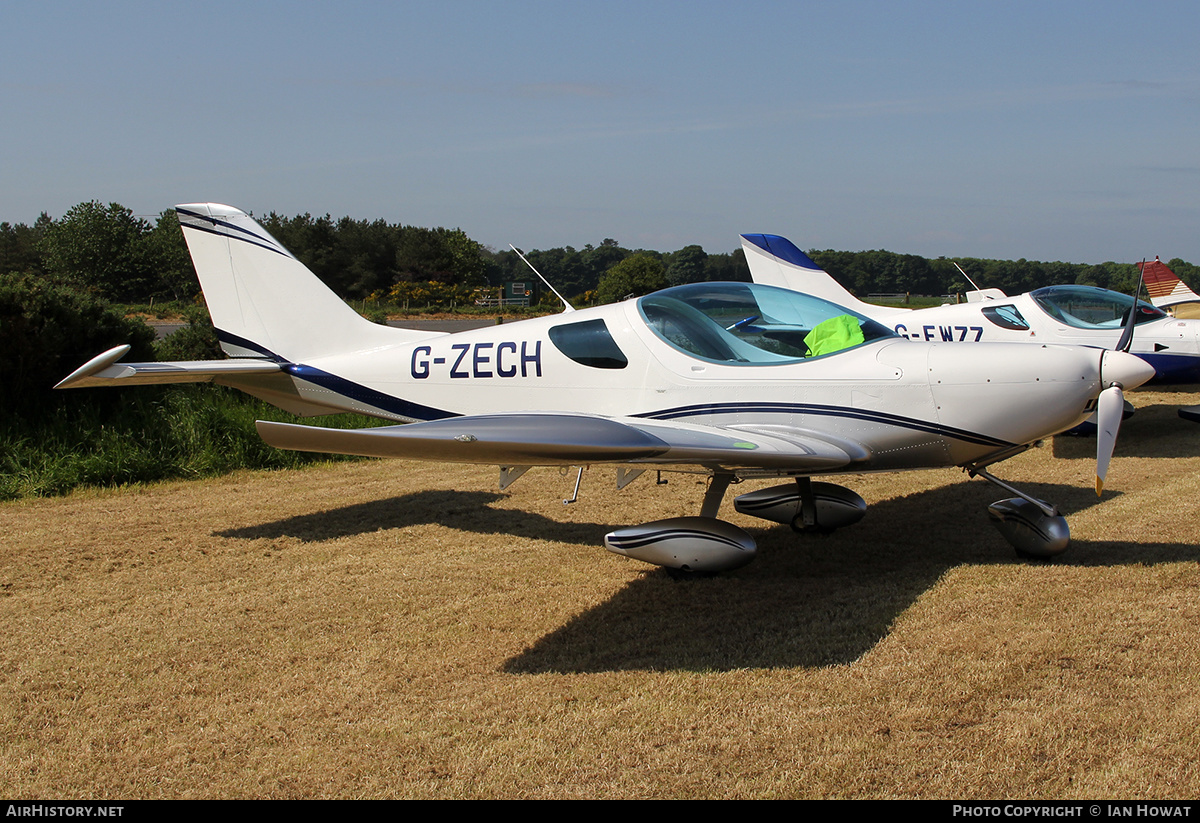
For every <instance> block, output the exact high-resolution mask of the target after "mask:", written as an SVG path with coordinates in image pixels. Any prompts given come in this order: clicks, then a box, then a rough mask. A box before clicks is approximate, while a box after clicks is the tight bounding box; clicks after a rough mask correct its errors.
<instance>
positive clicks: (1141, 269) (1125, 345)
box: [1116, 257, 1146, 352]
mask: <svg viewBox="0 0 1200 823" xmlns="http://www.w3.org/2000/svg"><path fill="white" fill-rule="evenodd" d="M1145 276H1146V258H1144V257H1143V258H1142V262H1141V264H1139V265H1138V284H1137V288H1136V289H1134V290H1133V308H1131V309H1130V310H1129V314H1128V316H1126V318H1125V322H1124V324H1123V326H1124V328H1122V329H1121V339H1120V340H1118V341H1117V348H1116V350H1117V351H1126V352H1127V351H1129V349H1130V347H1131V346H1133V327H1134V326H1135V325H1136V324H1137V310H1138V298H1139V297H1141V296H1142V279H1143V278H1144V277H1145Z"/></svg>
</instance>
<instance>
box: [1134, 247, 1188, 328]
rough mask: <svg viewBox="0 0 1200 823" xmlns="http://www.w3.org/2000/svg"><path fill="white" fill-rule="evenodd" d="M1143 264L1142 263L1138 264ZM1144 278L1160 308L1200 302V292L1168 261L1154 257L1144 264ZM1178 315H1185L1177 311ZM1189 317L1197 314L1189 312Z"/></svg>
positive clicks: (1154, 301) (1152, 298) (1148, 290)
mask: <svg viewBox="0 0 1200 823" xmlns="http://www.w3.org/2000/svg"><path fill="white" fill-rule="evenodd" d="M1138 265H1142V264H1140V263H1139V264H1138ZM1142 279H1143V281H1144V282H1145V284H1146V291H1147V292H1148V293H1149V294H1150V302H1151V303H1153V304H1154V305H1155V306H1158V307H1159V308H1160V309H1165V308H1167V307H1169V306H1178V305H1179V304H1180V303H1200V294H1196V293H1195V292H1194V291H1192V290H1191V289H1190V288H1188V285H1187V283H1184V282H1183V281H1182V280H1180V279H1179V277H1178V276H1177V275H1176V274H1175V272H1173V271H1171V269H1170V268H1169V267H1168V266H1167V264H1166V263H1164V262H1162V261H1161V260H1159V259H1158V257H1155V258H1154V262H1153V263H1146V264H1145V265H1144V266H1142ZM1176 316H1177V317H1182V316H1184V315H1181V314H1179V313H1178V312H1176ZM1186 316H1188V317H1195V316H1196V315H1195V314H1188V315H1186Z"/></svg>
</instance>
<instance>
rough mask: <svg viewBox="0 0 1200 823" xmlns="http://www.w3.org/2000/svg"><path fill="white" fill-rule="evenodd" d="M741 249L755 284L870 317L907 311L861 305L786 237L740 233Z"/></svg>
mask: <svg viewBox="0 0 1200 823" xmlns="http://www.w3.org/2000/svg"><path fill="white" fill-rule="evenodd" d="M742 250H743V251H744V252H745V254H746V264H747V265H748V266H749V267H750V277H751V278H752V279H753V280H754V282H755V283H763V284H764V285H767V286H779V287H780V288H784V289H791V290H792V291H798V292H803V293H804V294H811V295H813V296H814V297H820V298H822V299H823V300H828V301H829V302H831V303H837V304H838V305H839V306H845V307H846V308H848V309H853V310H854V311H856V312H858V313H860V314H864V315H866V316H867V317H872V318H878V317H880V316H881V315H889V314H896V313H901V312H905V311H908V309H895V308H888V307H885V306H875V305H872V304H870V303H864V302H862V301H861V300H859V299H858V298H857V297H855V296H854V295H853V294H851V293H850V292H849V291H847V290H846V289H845V288H844V287H843V286H842V284H841V283H839V282H838V281H836V280H834V279H833V278H832V277H830V276H829V273H828V272H826V271H825V270H824V269H822V268H821V267H820V266H818V265H817V264H816V263H814V262H813V260H812V258H811V257H809V256H808V255H807V254H805V253H804V252H802V251H800V249H799V248H797V247H796V244H795V243H793V242H792V241H791V240H788V239H787V238H786V237H780V236H779V235H777V234H743V235H742Z"/></svg>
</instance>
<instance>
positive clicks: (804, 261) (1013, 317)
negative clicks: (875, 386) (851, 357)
mask: <svg viewBox="0 0 1200 823" xmlns="http://www.w3.org/2000/svg"><path fill="white" fill-rule="evenodd" d="M742 249H743V250H744V251H745V253H746V262H747V264H749V266H750V276H751V277H752V278H753V280H754V282H756V283H764V284H770V285H775V286H782V287H784V288H790V289H796V290H798V291H803V292H806V293H808V294H815V295H819V296H821V297H823V298H825V299H826V300H832V301H834V302H835V303H839V304H841V305H844V306H848V307H850V308H852V309H854V310H855V311H857V312H859V313H860V314H865V315H866V316H867V317H870V318H872V319H873V320H877V321H879V322H880V323H883V324H884V325H886V326H888V327H889V328H891V329H892V330H893V331H895V332H896V334H898V335H900V336H901V337H905V338H907V339H909V340H920V341H923V342H929V341H934V340H936V341H944V342H954V343H980V342H1013V343H1036V344H1039V345H1040V344H1043V343H1067V344H1072V345H1080V346H1098V347H1101V348H1112V347H1113V346H1114V345H1116V343H1117V341H1118V340H1119V339H1120V337H1121V334H1122V331H1123V328H1124V319H1125V317H1126V316H1128V315H1129V313H1130V309H1132V308H1133V306H1134V302H1135V301H1134V299H1133V298H1132V297H1130V296H1129V295H1127V294H1122V293H1121V292H1117V291H1111V290H1109V289H1099V288H1095V287H1094V286H1076V285H1065V286H1046V287H1044V288H1040V289H1035V290H1034V291H1031V292H1028V293H1027V294H1020V295H1017V296H1015V297H1009V296H1008V295H1006V294H1005V293H1004V292H1003V291H1001V290H1000V289H977V290H975V291H971V292H968V293H967V302H966V303H958V304H948V305H945V306H933V307H931V308H927V309H904V308H896V307H890V306H876V305H872V304H870V303H864V302H862V301H860V300H859V299H858V298H856V297H855V296H854V295H852V294H850V292H848V291H847V290H846V289H844V288H843V287H842V285H841V284H840V283H838V282H837V281H836V280H834V279H833V278H832V277H831V276H830V275H829V274H828V273H827V272H825V271H824V270H823V269H822V268H821V267H820V266H818V265H817V264H816V263H815V262H814V261H813V260H812V258H810V257H809V256H808V255H807V254H805V253H804V252H803V251H801V250H800V249H799V248H797V247H796V245H795V244H794V243H792V242H791V241H790V240H788V239H787V238H786V237H780V236H779V235H775V234H743V235H742ZM1149 268H1150V264H1147V269H1148V270H1149ZM1164 268H1165V267H1164ZM1147 282H1149V281H1147ZM1185 288H1186V287H1185ZM1133 317H1134V320H1135V322H1136V326H1137V331H1136V333H1135V334H1134V339H1133V346H1132V348H1131V349H1130V353H1131V354H1135V355H1137V356H1138V357H1140V358H1142V359H1143V360H1145V361H1146V362H1147V363H1149V364H1150V365H1151V366H1153V367H1154V372H1155V374H1154V377H1153V378H1152V379H1153V380H1154V381H1155V382H1159V383H1200V320H1195V319H1185V318H1179V317H1172V316H1171V315H1169V314H1167V312H1165V311H1163V310H1162V309H1160V308H1157V307H1156V306H1154V305H1152V304H1150V303H1147V302H1145V301H1140V300H1139V301H1137V310H1136V311H1134V312H1133Z"/></svg>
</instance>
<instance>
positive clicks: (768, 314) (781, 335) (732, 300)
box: [637, 283, 896, 366]
mask: <svg viewBox="0 0 1200 823" xmlns="http://www.w3.org/2000/svg"><path fill="white" fill-rule="evenodd" d="M637 307H638V311H639V313H640V314H641V316H642V319H643V320H645V322H646V325H647V326H649V327H650V329H651V330H652V331H653V332H654V333H655V334H656V335H658V337H660V338H661V339H662V340H663V341H664V342H666V343H667V344H669V345H670V346H671V347H673V348H675V349H678V350H679V351H682V352H684V353H686V354H689V355H691V356H693V357H696V358H698V359H700V360H706V361H709V362H714V363H727V364H731V365H746V366H765V365H780V364H784V363H795V362H800V361H804V360H810V359H812V358H814V357H824V356H827V355H833V354H837V353H838V352H842V351H846V350H848V349H851V348H854V347H856V346H861V345H863V344H864V343H870V342H871V341H873V340H880V339H884V338H893V337H895V336H896V335H895V334H894V333H893V332H892V331H891V330H890V329H888V328H887V327H885V326H883V325H881V324H879V323H877V322H875V321H874V320H871V319H870V318H867V317H864V316H863V315H861V314H857V313H855V312H852V311H850V310H849V309H847V308H844V307H843V306H839V305H837V304H836V303H830V302H829V301H827V300H822V299H820V298H819V297H813V296H811V295H808V294H802V293H800V292H795V291H790V290H788V289H781V288H777V287H775V286H764V285H761V284H757V283H692V284H690V285H686V286H676V287H674V288H671V289H665V290H663V291H659V292H655V293H654V294H649V295H646V296H645V297H643V298H641V299H639V300H638V302H637Z"/></svg>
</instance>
